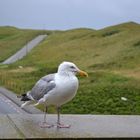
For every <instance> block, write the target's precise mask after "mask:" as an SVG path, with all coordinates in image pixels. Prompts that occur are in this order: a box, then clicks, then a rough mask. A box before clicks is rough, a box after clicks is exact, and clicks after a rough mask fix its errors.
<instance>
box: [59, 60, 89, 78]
mask: <svg viewBox="0 0 140 140" xmlns="http://www.w3.org/2000/svg"><path fill="white" fill-rule="evenodd" d="M58 73H62V74H68V75H70V74H73V75H76V74H77V73H79V74H80V75H81V76H87V77H88V74H87V73H86V72H84V71H82V70H80V69H79V68H78V67H77V66H76V65H75V64H74V63H72V62H62V63H61V64H60V65H59V67H58Z"/></svg>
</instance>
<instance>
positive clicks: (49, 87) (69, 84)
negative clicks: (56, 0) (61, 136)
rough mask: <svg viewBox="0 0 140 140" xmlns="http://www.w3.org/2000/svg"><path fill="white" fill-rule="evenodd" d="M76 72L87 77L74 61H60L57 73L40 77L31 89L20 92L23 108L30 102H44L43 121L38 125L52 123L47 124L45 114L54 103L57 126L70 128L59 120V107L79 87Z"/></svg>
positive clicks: (36, 103)
mask: <svg viewBox="0 0 140 140" xmlns="http://www.w3.org/2000/svg"><path fill="white" fill-rule="evenodd" d="M78 73H79V75H81V76H86V77H88V74H87V73H86V72H84V71H82V70H80V69H79V68H78V67H77V66H76V65H75V64H74V63H72V62H66V61H64V62H62V63H61V64H60V65H59V67H58V70H57V73H54V74H49V75H46V76H44V77H42V78H41V79H40V80H39V81H37V83H36V84H35V85H34V87H33V88H32V90H31V91H28V92H27V93H26V94H22V96H21V101H24V103H23V104H22V105H21V107H22V108H23V107H25V106H26V105H30V104H34V106H37V105H39V104H44V105H45V114H44V121H43V122H42V123H41V125H40V126H41V127H47V128H50V127H52V126H54V125H51V124H48V122H47V121H46V114H47V111H48V106H50V105H54V106H55V107H56V109H57V127H58V128H70V125H65V124H62V123H61V122H60V108H61V106H62V105H63V104H65V103H67V102H69V101H71V100H72V99H73V98H74V97H75V95H76V93H77V90H78V87H79V82H78V78H77V77H76V75H77V74H78Z"/></svg>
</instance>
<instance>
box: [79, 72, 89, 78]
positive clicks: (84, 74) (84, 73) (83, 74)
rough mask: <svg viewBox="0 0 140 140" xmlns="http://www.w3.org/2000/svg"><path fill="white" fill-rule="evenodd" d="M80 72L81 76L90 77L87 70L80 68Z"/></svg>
mask: <svg viewBox="0 0 140 140" xmlns="http://www.w3.org/2000/svg"><path fill="white" fill-rule="evenodd" d="M78 73H79V74H80V76H86V77H88V74H87V73H86V72H85V71H82V70H79V71H78Z"/></svg>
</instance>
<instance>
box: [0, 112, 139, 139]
mask: <svg viewBox="0 0 140 140" xmlns="http://www.w3.org/2000/svg"><path fill="white" fill-rule="evenodd" d="M56 119H57V116H56V115H47V121H48V123H51V124H54V125H55V126H54V127H52V128H41V127H40V126H39V123H40V122H41V121H42V120H43V114H25V115H21V114H19V115H17V114H10V115H7V116H4V115H0V130H1V129H2V130H6V131H3V134H2V135H0V138H11V137H14V135H15V138H21V139H22V138H25V139H26V138H30V139H36V138H45V139H47V138H140V116H129V115H128V116H125V115H61V121H62V122H63V123H65V124H71V127H70V128H57V127H56ZM2 124H5V125H2ZM6 124H7V125H6ZM9 129H11V131H8V130H9ZM0 133H2V132H0Z"/></svg>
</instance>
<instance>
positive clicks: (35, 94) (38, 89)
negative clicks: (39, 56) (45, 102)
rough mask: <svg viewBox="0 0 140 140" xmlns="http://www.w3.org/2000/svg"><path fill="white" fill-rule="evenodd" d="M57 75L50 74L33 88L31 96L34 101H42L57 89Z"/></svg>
mask: <svg viewBox="0 0 140 140" xmlns="http://www.w3.org/2000/svg"><path fill="white" fill-rule="evenodd" d="M54 77H55V74H49V75H47V76H44V77H42V78H41V79H40V80H39V81H38V82H37V83H36V84H35V86H34V87H33V88H32V90H31V92H30V93H29V96H31V98H33V99H34V100H39V99H41V98H42V97H43V96H44V95H45V94H47V93H48V92H49V91H51V90H52V89H53V88H55V86H56V84H55V81H54Z"/></svg>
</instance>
